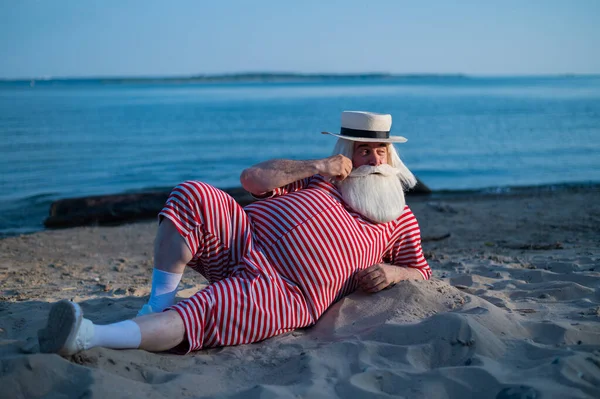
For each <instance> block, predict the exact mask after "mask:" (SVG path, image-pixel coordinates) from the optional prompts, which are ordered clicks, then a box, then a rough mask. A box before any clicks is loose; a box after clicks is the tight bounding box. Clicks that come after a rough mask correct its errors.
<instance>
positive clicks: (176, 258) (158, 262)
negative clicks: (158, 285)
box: [154, 218, 192, 274]
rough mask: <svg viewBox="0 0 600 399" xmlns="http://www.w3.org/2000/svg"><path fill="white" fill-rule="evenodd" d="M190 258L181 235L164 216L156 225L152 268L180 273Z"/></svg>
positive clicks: (190, 253)
mask: <svg viewBox="0 0 600 399" xmlns="http://www.w3.org/2000/svg"><path fill="white" fill-rule="evenodd" d="M190 260H192V252H191V251H190V249H189V248H188V246H187V244H186V243H185V241H184V239H183V237H181V235H180V234H179V232H178V231H177V228H176V227H175V225H174V224H173V222H171V221H170V220H169V219H167V218H164V219H163V220H162V221H161V223H160V225H159V226H158V232H157V233H156V239H155V240H154V268H156V269H158V270H162V271H164V272H169V273H179V274H181V273H183V271H184V270H185V265H187V264H188V262H189V261H190Z"/></svg>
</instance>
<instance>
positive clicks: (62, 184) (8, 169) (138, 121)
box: [0, 76, 600, 236]
mask: <svg viewBox="0 0 600 399" xmlns="http://www.w3.org/2000/svg"><path fill="white" fill-rule="evenodd" d="M344 110H367V111H372V112H380V113H390V114H391V115H392V117H393V125H392V134H394V135H402V136H405V137H406V138H408V142H407V143H404V144H399V145H397V147H396V148H397V149H398V150H399V153H400V155H401V157H402V158H403V160H404V162H405V163H406V165H407V166H408V167H409V168H410V169H411V170H412V171H413V172H414V173H415V175H416V176H417V177H418V178H419V179H420V180H421V181H422V182H423V183H424V184H425V185H427V186H428V187H429V188H431V189H432V190H433V191H434V192H467V193H470V194H471V195H478V194H479V193H489V192H498V193H502V192H511V190H517V189H524V188H525V189H526V188H528V187H537V188H539V187H546V188H548V189H562V188H568V187H571V186H573V185H576V186H581V185H584V186H588V185H589V186H590V187H596V188H597V187H598V185H600V76H554V77H531V76H527V77H465V76H446V77H444V76H429V77H427V76H421V77H395V78H387V79H377V78H373V79H335V80H326V79H324V80H318V79H316V80H313V81H296V82H294V81H288V82H268V81H267V82H262V81H261V82H245V83H244V82H185V81H181V82H177V83H169V82H162V83H161V82H158V83H157V82H145V81H144V80H139V81H135V82H126V81H125V82H108V83H107V82H106V81H104V80H102V79H84V80H60V81H52V80H48V81H2V82H0V236H7V235H15V234H26V233H31V232H34V231H38V230H41V229H43V228H44V227H43V221H44V219H45V218H46V217H47V215H48V211H49V208H50V204H51V203H52V202H53V201H55V200H58V199H62V198H73V197H82V196H90V195H102V194H118V193H130V192H140V191H152V190H154V189H157V188H160V189H165V188H170V187H173V186H174V185H176V184H178V183H179V182H182V181H185V180H189V179H195V180H202V181H205V182H208V183H211V184H213V185H215V186H217V187H221V188H228V187H236V186H239V185H240V183H239V175H240V172H241V171H242V170H243V169H244V168H246V167H248V166H250V165H253V164H256V163H258V162H261V161H264V160H267V159H272V158H289V159H314V158H322V157H327V156H329V155H330V152H331V149H332V147H333V145H334V142H335V138H333V137H332V136H329V135H323V134H321V132H322V131H331V132H337V131H339V127H340V115H341V112H342V111H344Z"/></svg>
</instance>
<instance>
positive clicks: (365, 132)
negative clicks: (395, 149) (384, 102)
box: [322, 111, 408, 143]
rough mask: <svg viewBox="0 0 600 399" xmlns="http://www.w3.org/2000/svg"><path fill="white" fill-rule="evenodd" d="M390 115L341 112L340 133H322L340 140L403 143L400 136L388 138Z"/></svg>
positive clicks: (390, 125) (402, 138) (404, 139)
mask: <svg viewBox="0 0 600 399" xmlns="http://www.w3.org/2000/svg"><path fill="white" fill-rule="evenodd" d="M391 127H392V115H390V114H376V113H373V112H365V111H344V112H342V127H341V129H340V133H339V134H336V133H331V132H322V133H323V134H330V135H332V136H335V137H339V138H341V139H346V140H352V141H363V142H376V143H405V142H406V141H408V140H407V139H406V138H405V137H402V136H390V129H391Z"/></svg>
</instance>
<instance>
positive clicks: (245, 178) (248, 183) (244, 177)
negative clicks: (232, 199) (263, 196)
mask: <svg viewBox="0 0 600 399" xmlns="http://www.w3.org/2000/svg"><path fill="white" fill-rule="evenodd" d="M252 175H253V173H252V168H248V169H244V170H243V171H242V174H241V175H240V183H241V184H242V187H243V188H244V190H246V191H248V192H249V193H254V188H255V187H254V180H253V178H252Z"/></svg>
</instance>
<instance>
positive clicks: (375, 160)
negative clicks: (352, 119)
mask: <svg viewBox="0 0 600 399" xmlns="http://www.w3.org/2000/svg"><path fill="white" fill-rule="evenodd" d="M387 163H388V148H387V144H385V143H361V142H359V141H355V142H354V153H353V154H352V166H353V167H354V168H358V167H360V166H363V165H370V166H379V165H382V164H387Z"/></svg>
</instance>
